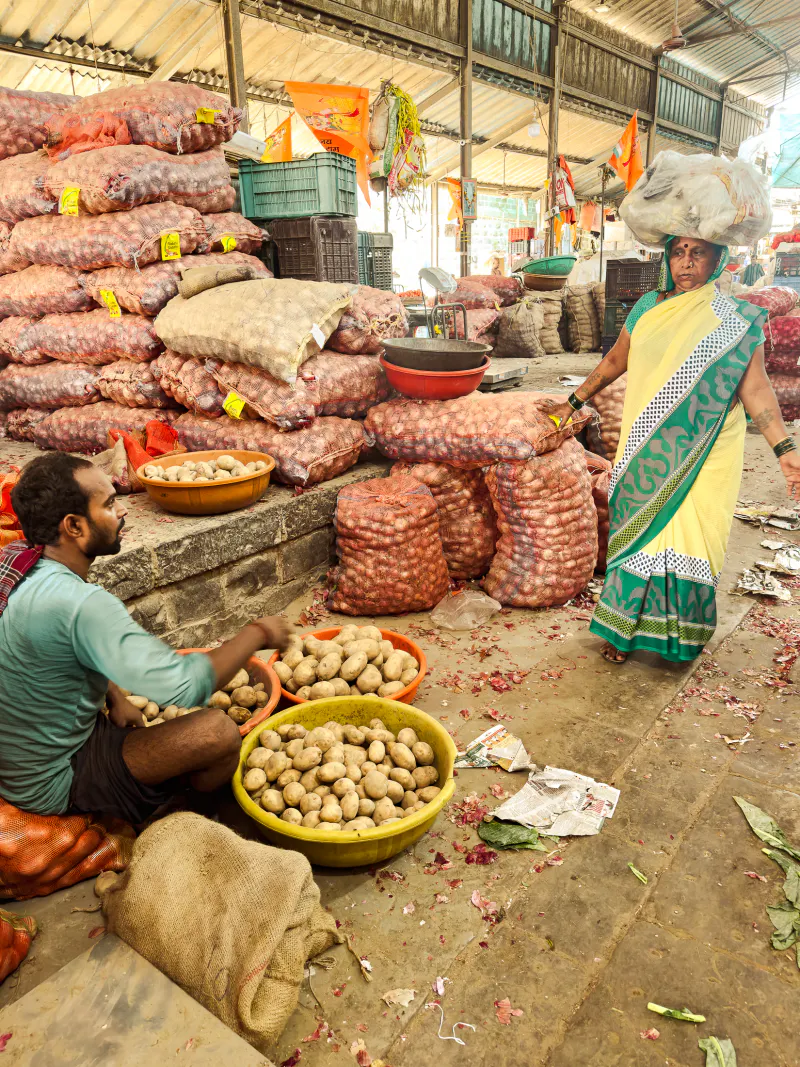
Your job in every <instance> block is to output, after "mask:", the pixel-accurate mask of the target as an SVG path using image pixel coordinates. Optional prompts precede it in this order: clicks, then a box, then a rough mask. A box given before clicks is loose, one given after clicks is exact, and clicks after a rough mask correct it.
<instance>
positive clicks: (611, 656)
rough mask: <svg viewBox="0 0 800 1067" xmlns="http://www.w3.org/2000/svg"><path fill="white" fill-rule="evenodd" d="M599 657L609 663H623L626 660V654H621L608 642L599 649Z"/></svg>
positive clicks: (619, 650)
mask: <svg viewBox="0 0 800 1067" xmlns="http://www.w3.org/2000/svg"><path fill="white" fill-rule="evenodd" d="M600 655H601V656H602V657H603V659H607V660H608V662H609V663H617V664H619V663H624V662H625V660H626V659H627V658H628V653H627V652H622V651H621V649H619V648H614V646H613V645H612V644H611V642H610V641H606V643H605V644H604V645H603V647H602V648H601V649H600Z"/></svg>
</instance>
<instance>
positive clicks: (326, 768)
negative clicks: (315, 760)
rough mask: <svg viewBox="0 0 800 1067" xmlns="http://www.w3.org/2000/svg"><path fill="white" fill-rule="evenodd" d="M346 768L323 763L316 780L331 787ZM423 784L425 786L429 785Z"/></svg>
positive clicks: (342, 775)
mask: <svg viewBox="0 0 800 1067" xmlns="http://www.w3.org/2000/svg"><path fill="white" fill-rule="evenodd" d="M346 770H347V768H346V767H345V765H344V764H343V763H323V764H322V766H321V767H320V768H319V770H318V771H317V779H318V781H320V782H321V783H322V784H323V785H332V784H333V783H334V782H335V781H337V780H338V779H339V778H344V776H345V772H346ZM431 784H432V783H431V782H425V785H431Z"/></svg>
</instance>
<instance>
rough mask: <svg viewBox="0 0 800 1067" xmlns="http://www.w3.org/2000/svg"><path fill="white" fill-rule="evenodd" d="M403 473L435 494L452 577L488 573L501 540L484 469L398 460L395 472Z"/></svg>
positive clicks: (445, 555)
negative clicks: (461, 468) (401, 461)
mask: <svg viewBox="0 0 800 1067" xmlns="http://www.w3.org/2000/svg"><path fill="white" fill-rule="evenodd" d="M400 474H402V475H405V476H408V477H411V478H414V479H416V480H417V481H418V482H420V483H421V484H422V485H427V487H428V488H429V489H430V491H431V493H432V494H433V499H434V500H435V501H436V507H437V509H438V510H437V515H438V517H439V534H440V536H441V539H442V550H443V551H444V558H445V560H446V562H447V569H448V570H449V572H450V577H451V578H454V579H468V578H480V577H482V576H483V575H484V574H486V571H487V570H488V569H489V564H490V563H491V562H492V556H494V550H495V544H496V542H497V522H496V519H495V513H494V505H493V504H492V498H491V496H490V495H489V490H488V489H487V487H486V480H485V479H484V476H483V471H481V470H466V471H465V470H459V469H458V468H457V467H451V466H450V464H449V463H395V465H394V466H393V467H392V475H400Z"/></svg>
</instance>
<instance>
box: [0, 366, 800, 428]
mask: <svg viewBox="0 0 800 1067" xmlns="http://www.w3.org/2000/svg"><path fill="white" fill-rule="evenodd" d="M0 377H2V375H0ZM769 380H770V382H771V383H772V388H773V389H774V390H775V396H777V398H778V404H779V405H780V409H781V415H783V417H784V419H785V420H786V421H787V422H793V421H794V420H795V419H797V418H800V377H798V376H797V375H795V374H770V376H769Z"/></svg>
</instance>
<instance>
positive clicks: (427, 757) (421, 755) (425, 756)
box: [411, 741, 436, 767]
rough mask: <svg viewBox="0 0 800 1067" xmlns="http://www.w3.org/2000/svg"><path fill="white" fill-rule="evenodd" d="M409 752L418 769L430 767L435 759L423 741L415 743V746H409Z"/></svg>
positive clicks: (428, 746)
mask: <svg viewBox="0 0 800 1067" xmlns="http://www.w3.org/2000/svg"><path fill="white" fill-rule="evenodd" d="M411 752H412V754H413V756H414V759H415V760H416V761H417V763H418V764H419V766H420V767H430V765H431V764H432V763H433V761H434V759H435V758H436V757H435V756H434V754H433V749H432V748H431V746H430V745H429V744H427V743H426V742H425V741H417V743H416V744H415V745H412V746H411Z"/></svg>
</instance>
